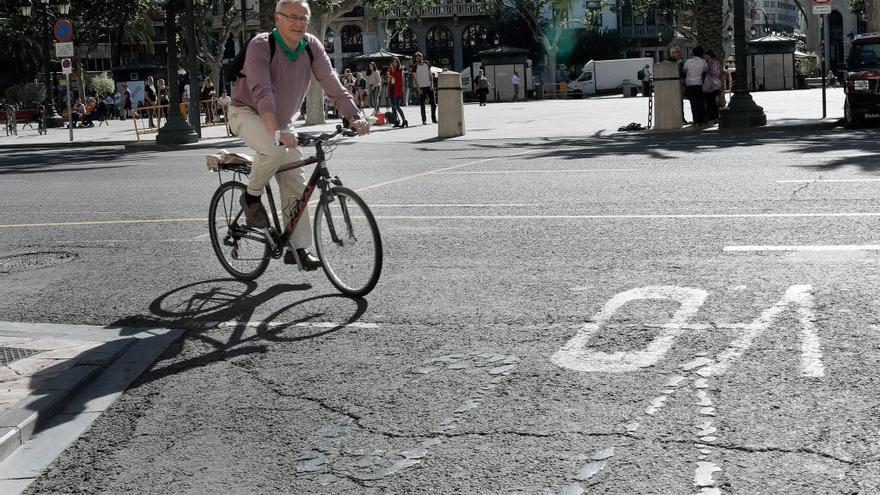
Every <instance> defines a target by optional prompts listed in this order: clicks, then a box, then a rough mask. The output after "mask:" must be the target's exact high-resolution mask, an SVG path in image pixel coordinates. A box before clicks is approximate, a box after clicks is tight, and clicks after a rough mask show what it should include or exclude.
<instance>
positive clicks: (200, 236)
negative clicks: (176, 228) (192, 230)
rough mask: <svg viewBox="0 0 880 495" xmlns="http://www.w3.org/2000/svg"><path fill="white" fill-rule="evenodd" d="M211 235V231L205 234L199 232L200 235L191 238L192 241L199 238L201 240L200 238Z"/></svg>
mask: <svg viewBox="0 0 880 495" xmlns="http://www.w3.org/2000/svg"><path fill="white" fill-rule="evenodd" d="M209 235H211V233H210V232H205V233H204V234H199V235H197V236H195V237H193V238H191V239H190V240H191V241H197V240H199V239H204V238H205V237H208V236H209Z"/></svg>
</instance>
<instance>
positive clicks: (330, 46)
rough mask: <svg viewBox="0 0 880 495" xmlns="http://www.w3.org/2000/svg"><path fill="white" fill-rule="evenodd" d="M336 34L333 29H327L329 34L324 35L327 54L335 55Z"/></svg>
mask: <svg viewBox="0 0 880 495" xmlns="http://www.w3.org/2000/svg"><path fill="white" fill-rule="evenodd" d="M335 45H336V33H334V32H333V30H332V29H330V28H327V33H325V34H324V51H326V52H327V53H333V51H334V50H336V46H335Z"/></svg>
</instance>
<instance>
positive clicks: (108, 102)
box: [104, 92, 116, 119]
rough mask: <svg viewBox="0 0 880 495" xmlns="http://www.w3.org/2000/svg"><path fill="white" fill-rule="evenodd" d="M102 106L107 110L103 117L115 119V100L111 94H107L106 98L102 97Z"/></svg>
mask: <svg viewBox="0 0 880 495" xmlns="http://www.w3.org/2000/svg"><path fill="white" fill-rule="evenodd" d="M104 105H105V106H106V108H107V110H106V113H105V114H104V116H105V117H109V118H111V119H112V118H116V100H115V99H114V98H113V93H112V92H111V93H107V96H105V97H104Z"/></svg>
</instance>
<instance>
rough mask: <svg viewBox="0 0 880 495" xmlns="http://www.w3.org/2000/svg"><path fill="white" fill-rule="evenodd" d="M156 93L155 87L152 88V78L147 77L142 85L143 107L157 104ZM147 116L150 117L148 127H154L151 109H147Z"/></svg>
mask: <svg viewBox="0 0 880 495" xmlns="http://www.w3.org/2000/svg"><path fill="white" fill-rule="evenodd" d="M158 101H159V100H158V99H157V93H156V86H153V76H147V81H146V82H145V83H144V106H147V107H154V106H156V104H157V102H158ZM147 115H149V116H150V124H149V125H150V127H156V125H155V124H154V123H153V109H152V108H148V109H147Z"/></svg>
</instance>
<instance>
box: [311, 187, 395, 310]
mask: <svg viewBox="0 0 880 495" xmlns="http://www.w3.org/2000/svg"><path fill="white" fill-rule="evenodd" d="M314 230H315V249H316V250H317V252H318V258H320V259H321V264H322V265H323V268H324V273H325V274H327V278H328V279H330V283H332V284H333V286H334V287H336V288H337V289H339V291H340V292H342V293H343V294H347V295H349V296H358V297H362V296H365V295H367V294H369V293H370V291H371V290H373V288H374V287H375V286H376V283H377V282H378V281H379V274H380V273H381V272H382V239H381V237H380V236H379V227H378V226H377V225H376V219H375V218H373V213H372V212H370V209H369V208H368V207H367V205H366V203H364V200H362V199H361V198H360V196H358V195H357V194H356V193H355V192H354V191H352V190H351V189H349V188H347V187H342V186H337V187H333V188H331V189H330V190H329V191H327V193H326V194H323V195H322V197H321V200H320V201H319V202H318V208H317V209H316V211H315V223H314Z"/></svg>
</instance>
